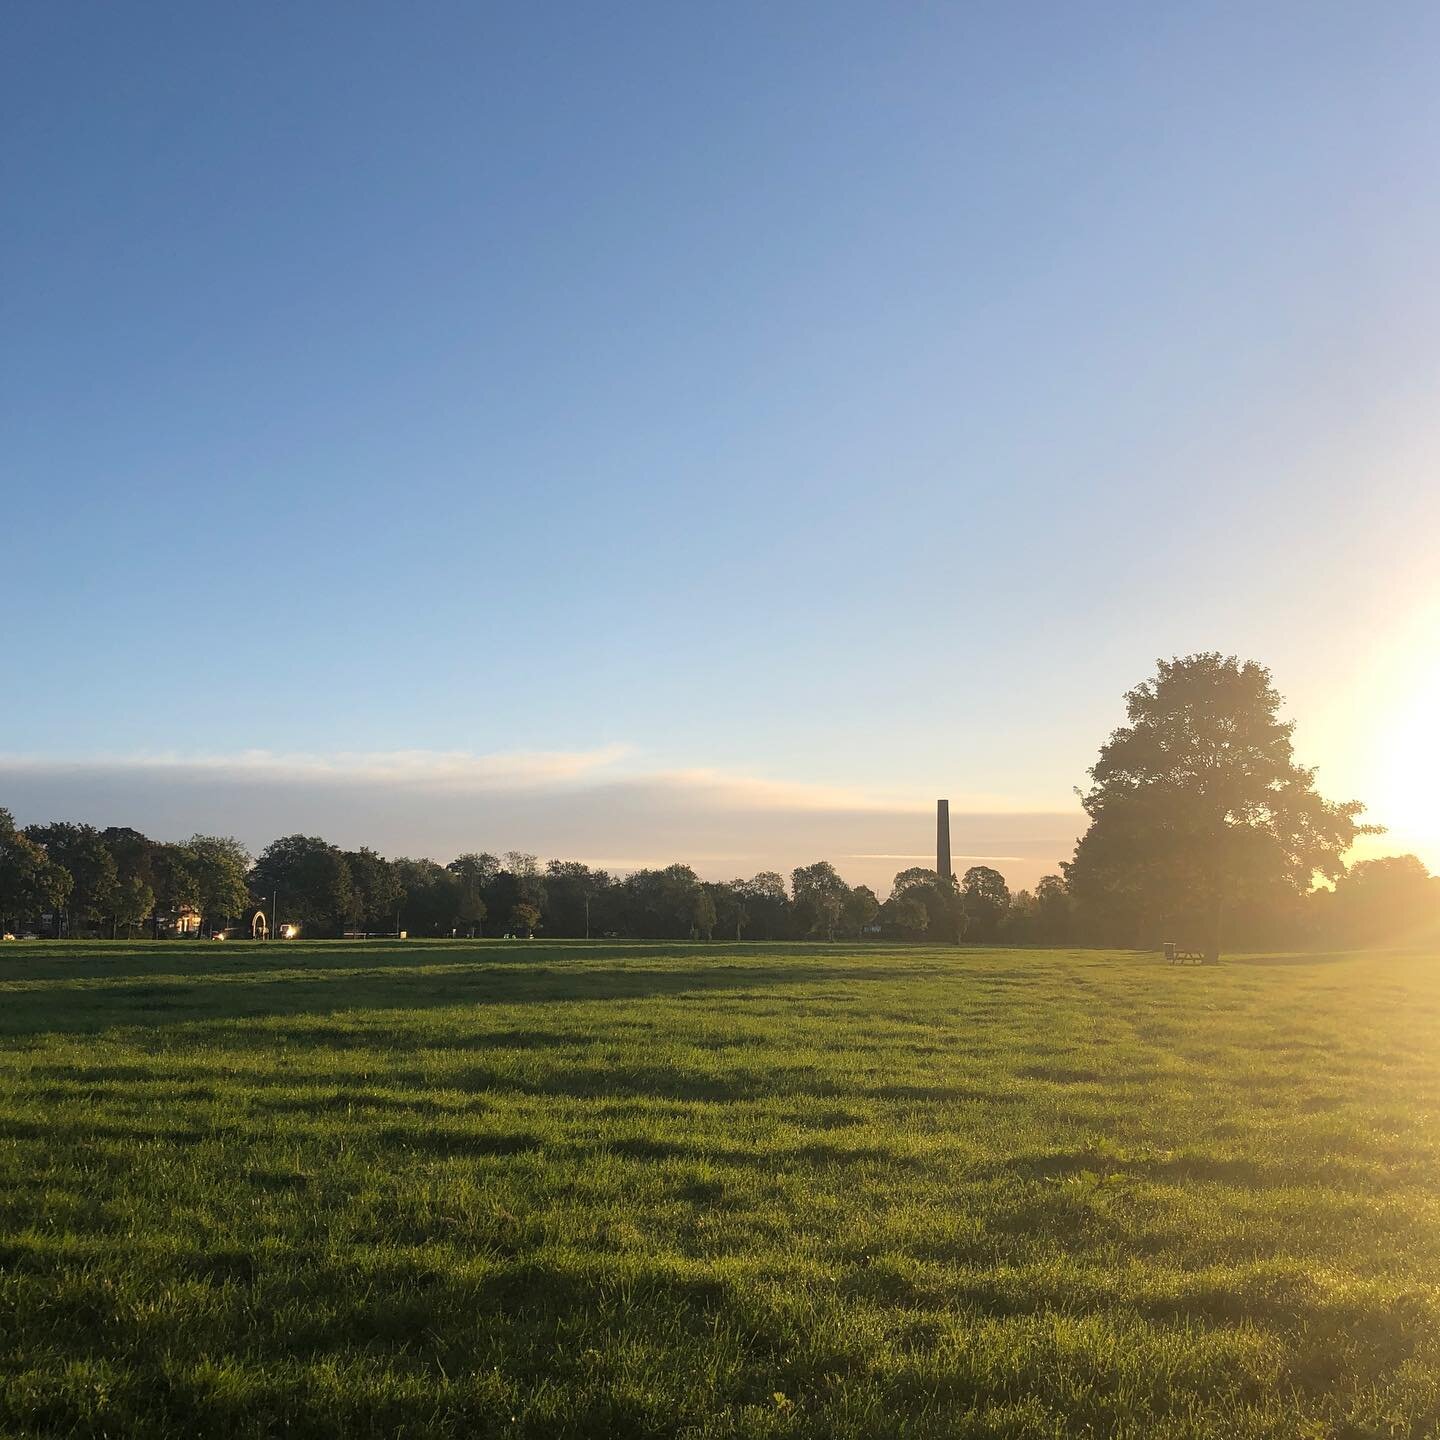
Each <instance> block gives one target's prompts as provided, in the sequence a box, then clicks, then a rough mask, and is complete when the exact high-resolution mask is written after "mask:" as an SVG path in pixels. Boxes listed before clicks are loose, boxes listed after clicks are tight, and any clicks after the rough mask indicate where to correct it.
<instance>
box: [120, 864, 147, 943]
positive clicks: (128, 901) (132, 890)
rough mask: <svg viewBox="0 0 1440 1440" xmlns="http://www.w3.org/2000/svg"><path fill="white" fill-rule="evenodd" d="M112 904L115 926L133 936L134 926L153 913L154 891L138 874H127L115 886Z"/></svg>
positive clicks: (140, 923) (142, 922)
mask: <svg viewBox="0 0 1440 1440" xmlns="http://www.w3.org/2000/svg"><path fill="white" fill-rule="evenodd" d="M114 904H115V925H116V927H117V928H119V929H122V930H124V931H125V934H126V935H127V936H133V935H134V933H135V927H136V926H137V925H143V924H144V923H145V920H146V919H147V918H148V917H149V916H150V915H151V914H153V913H154V910H155V892H154V891H153V890H152V889H151V888H150V887H149V885H147V884H146V883H145V881H144V880H142V879H141V878H140V876H139V875H133V874H132V875H127V876H126V877H125V879H123V880H121V881H120V882H119V884H118V885H116V887H115V901H114Z"/></svg>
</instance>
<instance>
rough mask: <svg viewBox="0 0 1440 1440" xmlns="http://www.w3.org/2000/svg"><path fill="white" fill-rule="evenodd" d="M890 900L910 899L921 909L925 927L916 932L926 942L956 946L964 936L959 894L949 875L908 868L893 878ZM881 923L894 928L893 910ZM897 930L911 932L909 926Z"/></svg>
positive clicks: (963, 912) (920, 866)
mask: <svg viewBox="0 0 1440 1440" xmlns="http://www.w3.org/2000/svg"><path fill="white" fill-rule="evenodd" d="M890 898H891V899H892V900H895V901H900V900H913V901H915V902H916V904H918V905H922V906H923V907H924V909H925V924H924V925H923V926H921V927H920V931H919V932H917V933H925V934H927V935H928V936H929V937H930V939H932V940H936V941H939V942H941V943H943V944H947V945H954V944H957V943H958V942H959V940H960V937H961V936H962V935H964V934H965V930H966V917H965V910H964V907H963V906H962V905H961V903H960V893H959V891H958V890H957V889H956V888H955V880H954V877H953V876H950V875H945V876H941V875H940V874H939V873H938V872H937V871H935V870H927V869H926V868H925V867H924V866H923V865H912V866H911V867H910V868H909V869H908V870H902V871H901V872H900V873H899V874H898V875H897V876H896V877H895V881H894V884H893V885H892V886H891V887H890ZM905 913H907V914H908V913H909V912H908V911H906V912H905ZM885 923H886V924H887V925H889V926H890V927H891V928H892V929H893V928H897V927H896V926H895V922H894V911H893V908H892V910H891V911H890V912H889V915H888V918H887V919H886V921H885ZM898 928H903V929H905V930H907V931H914V930H915V927H914V926H913V925H909V924H907V925H905V926H903V927H898Z"/></svg>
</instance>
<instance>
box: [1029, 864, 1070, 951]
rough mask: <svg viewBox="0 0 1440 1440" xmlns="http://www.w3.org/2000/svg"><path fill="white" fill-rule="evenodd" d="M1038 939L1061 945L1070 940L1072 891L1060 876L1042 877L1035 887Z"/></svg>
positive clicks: (1041, 941) (1043, 943)
mask: <svg viewBox="0 0 1440 1440" xmlns="http://www.w3.org/2000/svg"><path fill="white" fill-rule="evenodd" d="M1035 919H1036V931H1037V933H1036V937H1035V938H1036V939H1037V940H1038V941H1039V942H1040V944H1042V945H1061V944H1063V943H1064V942H1065V941H1066V940H1068V939H1070V891H1069V889H1068V888H1067V887H1066V884H1065V881H1064V880H1063V879H1061V877H1060V876H1059V875H1042V876H1041V877H1040V879H1039V881H1038V883H1037V884H1036V886H1035Z"/></svg>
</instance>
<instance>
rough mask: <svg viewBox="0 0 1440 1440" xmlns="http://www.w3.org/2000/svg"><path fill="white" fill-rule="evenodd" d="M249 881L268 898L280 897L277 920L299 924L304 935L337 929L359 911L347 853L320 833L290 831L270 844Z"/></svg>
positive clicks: (335, 932)
mask: <svg viewBox="0 0 1440 1440" xmlns="http://www.w3.org/2000/svg"><path fill="white" fill-rule="evenodd" d="M250 886H251V889H252V890H253V891H254V892H255V893H256V895H257V896H261V897H264V898H265V899H266V900H268V899H269V897H270V896H271V895H277V896H278V900H277V902H276V906H275V908H276V911H277V913H276V915H275V916H274V917H272V923H273V924H276V925H279V924H282V923H283V924H298V925H299V926H300V927H301V933H302V934H306V935H335V934H338V933H339V932H340V931H341V930H343V929H344V928H345V926H346V924H347V923H348V922H349V920H350V919H351V917H352V916H353V915H354V913H355V890H354V886H353V884H352V882H351V879H350V867H349V865H348V864H347V863H346V860H345V856H344V855H343V854H342V853H341V851H340V850H339V849H337V848H336V847H335V846H334V845H331V844H329V843H328V842H326V841H325V840H322V839H321V838H320V837H319V836H318V835H286V836H283V837H282V838H281V839H279V840H276V841H274V842H273V843H272V844H270V845H267V846H266V847H265V849H264V850H262V851H261V852H260V858H259V859H258V860H256V862H255V868H254V869H253V870H252V871H251V873H250Z"/></svg>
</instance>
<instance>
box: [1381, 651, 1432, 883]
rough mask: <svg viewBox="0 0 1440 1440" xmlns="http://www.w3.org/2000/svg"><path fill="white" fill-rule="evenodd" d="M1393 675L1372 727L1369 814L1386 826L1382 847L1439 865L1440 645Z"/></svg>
mask: <svg viewBox="0 0 1440 1440" xmlns="http://www.w3.org/2000/svg"><path fill="white" fill-rule="evenodd" d="M1417 661H1421V663H1419V664H1417V665H1416V666H1413V667H1411V668H1410V669H1409V670H1408V672H1406V673H1404V674H1403V675H1401V676H1397V677H1396V679H1395V682H1394V683H1395V690H1396V694H1395V697H1394V701H1393V703H1392V705H1390V706H1388V707H1387V712H1386V715H1385V717H1384V718H1383V719H1382V720H1381V722H1380V724H1379V725H1378V726H1377V728H1376V732H1375V736H1374V741H1373V744H1374V746H1375V749H1374V761H1373V766H1372V773H1373V774H1374V776H1375V780H1374V786H1373V793H1372V794H1371V795H1369V796H1367V797H1366V799H1367V802H1368V812H1369V813H1368V815H1367V818H1373V819H1375V820H1376V821H1377V822H1379V823H1380V824H1383V825H1385V826H1386V827H1387V829H1388V831H1389V834H1388V835H1386V836H1383V837H1381V839H1382V840H1383V841H1385V842H1387V843H1385V845H1384V849H1385V850H1387V851H1389V852H1392V853H1393V852H1394V850H1395V849H1397V848H1400V849H1415V850H1416V851H1417V852H1418V853H1420V854H1421V858H1422V859H1425V860H1427V861H1428V863H1429V864H1430V865H1431V867H1432V868H1434V867H1435V866H1437V865H1440V651H1430V652H1429V653H1427V654H1424V655H1423V660H1422V659H1421V657H1417Z"/></svg>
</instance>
